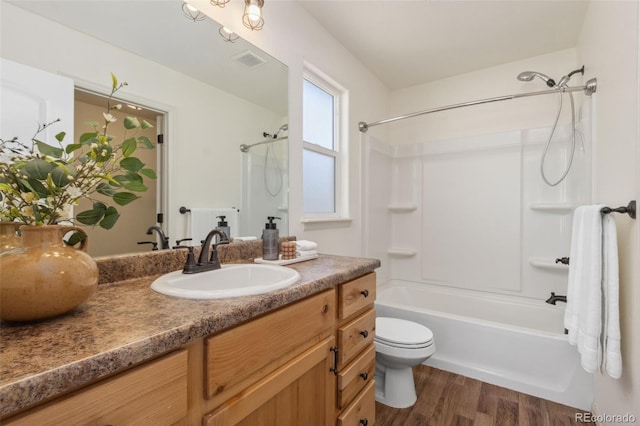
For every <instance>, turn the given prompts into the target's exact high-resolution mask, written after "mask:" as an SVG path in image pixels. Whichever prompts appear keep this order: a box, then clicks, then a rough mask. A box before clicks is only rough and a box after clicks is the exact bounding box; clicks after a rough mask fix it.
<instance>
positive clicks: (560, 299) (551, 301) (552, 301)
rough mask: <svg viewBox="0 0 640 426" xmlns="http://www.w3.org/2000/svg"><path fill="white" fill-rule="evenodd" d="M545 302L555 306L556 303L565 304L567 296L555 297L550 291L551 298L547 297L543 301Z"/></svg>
mask: <svg viewBox="0 0 640 426" xmlns="http://www.w3.org/2000/svg"><path fill="white" fill-rule="evenodd" d="M545 302H547V303H549V304H551V305H555V304H556V302H564V303H567V296H560V295H558V296H556V294H555V293H554V292H553V291H552V292H551V297H549V298H548V299H547V300H545Z"/></svg>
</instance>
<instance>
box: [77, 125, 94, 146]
mask: <svg viewBox="0 0 640 426" xmlns="http://www.w3.org/2000/svg"><path fill="white" fill-rule="evenodd" d="M96 124H98V123H96ZM96 136H98V134H97V133H95V132H91V133H83V134H82V135H81V136H80V138H79V139H78V141H80V143H81V144H83V145H86V144H87V142H89V141H91V139H95V138H96ZM91 142H94V141H91ZM91 142H89V143H91ZM95 142H97V140H96V141H95Z"/></svg>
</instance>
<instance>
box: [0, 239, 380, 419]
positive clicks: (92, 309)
mask: <svg viewBox="0 0 640 426" xmlns="http://www.w3.org/2000/svg"><path fill="white" fill-rule="evenodd" d="M174 251H176V250H172V252H174ZM180 261H182V260H181V259H180ZM177 263H178V264H179V262H177ZM99 264H100V263H99ZM379 266H380V262H379V261H378V260H375V259H364V258H353V257H342V256H330V255H320V257H319V258H318V259H314V260H309V261H305V262H300V263H296V264H292V265H289V267H291V268H293V269H296V270H297V271H298V272H299V273H300V275H301V279H300V280H299V281H298V282H297V283H296V284H294V285H292V286H290V287H287V288H285V289H282V290H278V291H274V292H271V293H267V294H264V295H258V296H246V297H238V298H231V299H219V300H190V299H179V298H173V297H169V296H165V295H162V294H158V293H155V292H154V291H152V290H151V289H150V288H149V285H150V284H151V282H153V280H154V279H155V278H157V277H158V276H159V275H161V274H162V273H165V271H162V272H161V273H156V274H155V275H146V276H141V277H138V278H133V279H127V280H120V281H116V282H110V283H102V284H101V285H99V286H98V290H97V291H96V293H95V294H94V295H93V296H92V297H91V299H89V301H88V302H86V303H85V304H84V305H82V306H80V307H79V308H77V309H76V310H74V311H73V312H71V313H69V314H66V315H63V316H61V317H58V318H54V319H51V320H47V321H42V322H38V323H31V324H12V323H2V324H1V327H0V415H1V416H2V417H6V416H8V415H9V414H10V413H13V412H17V411H19V410H22V409H23V408H25V407H30V406H33V405H35V404H38V403H40V402H42V401H45V400H48V399H51V398H52V397H55V396H57V395H60V394H62V393H65V392H68V391H71V390H73V389H77V388H79V387H81V386H83V385H86V384H87V383H90V382H93V381H95V380H98V379H101V378H104V377H107V376H109V375H111V374H113V373H116V372H119V371H122V370H124V369H126V368H128V367H131V366H133V365H135V364H139V363H141V362H144V361H146V360H149V359H151V358H154V357H157V356H158V355H160V354H163V353H166V352H169V351H172V350H174V349H177V348H180V347H181V346H184V345H185V344H188V343H189V342H191V341H194V340H196V339H199V338H202V337H205V336H207V335H210V334H212V333H216V332H218V331H220V330H223V329H226V328H229V327H232V326H234V325H236V324H239V323H242V322H244V321H246V320H249V319H251V318H253V317H255V316H257V315H260V314H263V313H265V312H268V311H270V310H273V309H276V308H279V307H281V306H284V305H286V304H289V303H291V302H294V301H296V300H298V299H301V298H304V297H306V296H309V295H312V294H314V293H317V292H320V291H322V290H325V289H328V288H331V287H333V286H335V285H337V284H339V283H341V282H344V281H348V280H351V279H354V278H356V277H358V276H361V275H364V274H366V273H368V272H372V271H373V270H374V269H375V268H377V267H379ZM120 269H123V268H120ZM174 269H177V268H174ZM101 274H102V268H101ZM129 276H131V275H129Z"/></svg>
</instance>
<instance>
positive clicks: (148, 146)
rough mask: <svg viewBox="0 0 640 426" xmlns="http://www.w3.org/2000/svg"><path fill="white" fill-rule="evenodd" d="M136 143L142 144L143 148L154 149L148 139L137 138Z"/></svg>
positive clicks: (143, 137) (144, 137)
mask: <svg viewBox="0 0 640 426" xmlns="http://www.w3.org/2000/svg"><path fill="white" fill-rule="evenodd" d="M138 143H140V144H142V145H143V146H144V147H145V148H149V149H153V148H155V146H154V145H153V143H152V142H151V140H149V138H148V137H146V136H140V137H139V138H138Z"/></svg>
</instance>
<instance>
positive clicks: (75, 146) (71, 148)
mask: <svg viewBox="0 0 640 426" xmlns="http://www.w3.org/2000/svg"><path fill="white" fill-rule="evenodd" d="M80 148H82V144H79V143H70V144H69V145H67V147H66V148H65V151H66V153H67V154H71V153H72V152H73V151H76V150H78V149H80Z"/></svg>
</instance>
